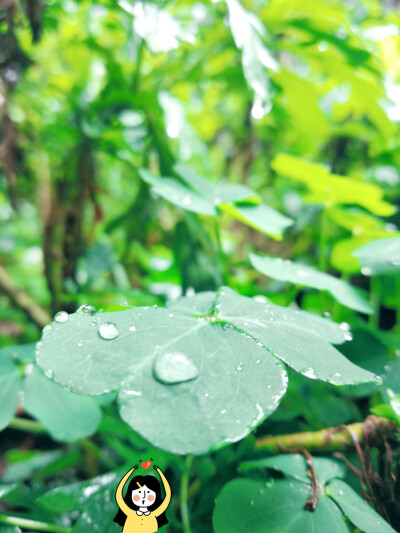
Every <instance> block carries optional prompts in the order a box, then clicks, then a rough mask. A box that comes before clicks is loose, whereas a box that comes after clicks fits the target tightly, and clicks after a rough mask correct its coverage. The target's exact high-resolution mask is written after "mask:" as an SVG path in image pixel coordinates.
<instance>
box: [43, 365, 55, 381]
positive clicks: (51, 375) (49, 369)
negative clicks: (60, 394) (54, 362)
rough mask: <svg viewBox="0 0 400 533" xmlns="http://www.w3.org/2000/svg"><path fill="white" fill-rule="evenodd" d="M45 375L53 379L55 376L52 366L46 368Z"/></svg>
mask: <svg viewBox="0 0 400 533" xmlns="http://www.w3.org/2000/svg"><path fill="white" fill-rule="evenodd" d="M44 375H45V376H46V377H47V378H49V379H51V378H52V377H53V371H52V370H51V368H48V369H47V370H45V372H44Z"/></svg>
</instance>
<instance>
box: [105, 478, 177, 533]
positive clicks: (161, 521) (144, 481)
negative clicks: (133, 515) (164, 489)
mask: <svg viewBox="0 0 400 533" xmlns="http://www.w3.org/2000/svg"><path fill="white" fill-rule="evenodd" d="M137 483H139V484H140V485H141V486H142V487H144V485H146V487H148V488H149V489H150V490H152V491H154V492H155V493H156V497H155V500H154V503H153V504H151V505H149V506H148V507H147V509H148V510H149V511H150V512H151V511H154V510H155V509H157V507H159V506H160V505H161V503H162V500H163V498H162V496H161V486H160V482H159V481H158V479H157V478H156V477H154V476H135V477H133V478H132V479H131V481H130V483H129V486H128V490H127V492H126V494H125V496H124V497H123V498H124V502H125V503H126V505H127V506H128V507H130V508H131V509H132V510H133V511H135V510H136V509H137V508H139V505H136V504H135V503H134V502H133V501H132V492H133V491H134V490H136V489H137V488H138V485H137ZM156 520H157V524H158V527H159V528H160V527H162V526H164V525H165V524H168V519H167V517H166V516H165V512H164V513H161V514H160V516H157V517H156ZM125 521H126V514H125V513H124V512H123V511H121V509H118V512H117V514H116V515H115V517H114V522H116V523H117V524H118V525H120V526H121V527H123V526H124V525H125Z"/></svg>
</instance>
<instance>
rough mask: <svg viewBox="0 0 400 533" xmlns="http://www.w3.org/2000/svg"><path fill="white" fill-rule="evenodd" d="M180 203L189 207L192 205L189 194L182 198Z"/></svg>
mask: <svg viewBox="0 0 400 533" xmlns="http://www.w3.org/2000/svg"><path fill="white" fill-rule="evenodd" d="M182 201H183V203H184V204H185V205H190V204H191V203H192V198H191V196H190V194H187V195H186V196H184V197H183V200H182Z"/></svg>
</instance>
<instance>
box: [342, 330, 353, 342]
mask: <svg viewBox="0 0 400 533" xmlns="http://www.w3.org/2000/svg"><path fill="white" fill-rule="evenodd" d="M344 339H345V340H346V341H352V340H353V334H352V333H350V331H348V332H347V333H345V334H344Z"/></svg>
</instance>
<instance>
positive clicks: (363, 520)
mask: <svg viewBox="0 0 400 533" xmlns="http://www.w3.org/2000/svg"><path fill="white" fill-rule="evenodd" d="M325 490H326V492H327V494H328V495H329V496H330V497H331V498H332V499H333V500H334V501H335V502H336V503H337V504H338V506H339V507H340V508H341V509H342V511H343V513H344V514H345V515H346V516H347V517H348V519H349V520H350V521H351V522H352V523H353V524H354V525H355V526H357V527H358V528H360V529H361V531H363V532H364V533H377V532H378V531H379V533H395V530H394V529H393V528H392V527H391V526H390V525H389V524H388V523H387V522H386V521H385V520H384V519H383V518H382V516H381V515H379V514H378V513H377V512H376V511H375V510H374V509H373V508H372V507H370V506H369V505H368V503H367V502H366V501H365V500H363V498H361V496H359V495H358V494H357V493H356V492H355V491H354V490H353V489H352V488H351V487H349V485H347V483H344V481H342V480H340V479H334V480H333V481H331V482H330V483H329V485H328V486H327V487H326V489H325Z"/></svg>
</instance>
